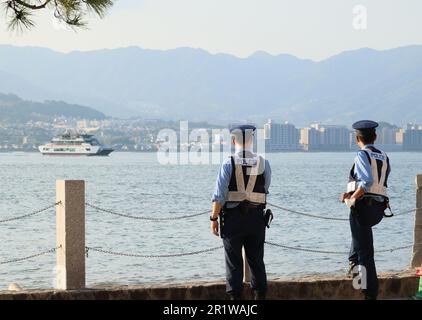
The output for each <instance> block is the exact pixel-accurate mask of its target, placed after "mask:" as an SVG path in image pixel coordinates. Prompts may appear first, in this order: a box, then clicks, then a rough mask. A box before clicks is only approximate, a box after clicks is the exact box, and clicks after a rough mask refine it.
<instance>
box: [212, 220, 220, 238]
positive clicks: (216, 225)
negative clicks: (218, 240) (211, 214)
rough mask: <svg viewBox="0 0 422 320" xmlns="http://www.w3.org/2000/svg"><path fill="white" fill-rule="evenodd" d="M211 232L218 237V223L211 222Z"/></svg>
mask: <svg viewBox="0 0 422 320" xmlns="http://www.w3.org/2000/svg"><path fill="white" fill-rule="evenodd" d="M211 232H212V234H214V235H215V236H217V237H218V236H219V235H220V234H219V233H218V221H211Z"/></svg>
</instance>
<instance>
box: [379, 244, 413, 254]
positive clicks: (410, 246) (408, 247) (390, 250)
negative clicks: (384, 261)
mask: <svg viewBox="0 0 422 320" xmlns="http://www.w3.org/2000/svg"><path fill="white" fill-rule="evenodd" d="M412 247H413V244H409V245H407V246H403V247H395V248H391V249H385V250H376V252H394V251H397V250H404V249H410V248H412Z"/></svg>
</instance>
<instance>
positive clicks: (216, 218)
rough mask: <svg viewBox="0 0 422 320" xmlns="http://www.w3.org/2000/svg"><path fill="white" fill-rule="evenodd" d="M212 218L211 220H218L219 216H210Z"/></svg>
mask: <svg viewBox="0 0 422 320" xmlns="http://www.w3.org/2000/svg"><path fill="white" fill-rule="evenodd" d="M210 220H211V221H217V220H218V217H215V218H213V217H212V216H210Z"/></svg>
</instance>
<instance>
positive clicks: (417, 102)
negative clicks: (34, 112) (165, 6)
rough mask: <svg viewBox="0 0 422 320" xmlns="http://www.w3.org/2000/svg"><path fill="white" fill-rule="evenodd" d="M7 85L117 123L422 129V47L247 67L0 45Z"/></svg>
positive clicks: (259, 60)
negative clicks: (358, 124) (412, 124)
mask: <svg viewBox="0 0 422 320" xmlns="http://www.w3.org/2000/svg"><path fill="white" fill-rule="evenodd" d="M2 72H3V73H6V74H7V75H8V76H7V75H6V76H4V75H3V77H2V76H1V74H2ZM4 77H6V79H7V77H9V78H10V79H11V80H10V81H6V83H7V86H8V87H7V90H8V92H11V93H15V92H17V93H19V95H20V96H22V97H23V98H29V99H40V95H41V96H43V99H54V100H65V101H68V102H72V103H78V104H83V105H89V106H92V107H94V108H96V109H98V110H100V111H102V112H105V113H106V114H109V115H113V116H120V117H127V116H135V115H139V116H145V117H148V118H150V117H153V118H163V119H169V120H176V119H188V120H196V121H201V120H208V121H213V122H215V121H226V122H233V121H235V120H237V119H252V120H255V119H261V120H263V119H266V118H267V117H273V118H275V120H279V121H280V120H289V121H291V122H293V123H295V124H297V125H303V124H307V123H309V122H310V121H321V122H324V123H344V124H350V123H352V122H353V121H355V120H358V119H360V118H362V117H364V118H372V119H375V120H379V121H386V122H390V123H396V124H402V123H405V122H407V121H419V122H420V121H422V46H408V47H401V48H396V49H391V50H385V51H377V50H372V49H359V50H355V51H349V52H343V53H341V54H339V55H336V56H334V57H331V58H329V59H326V60H324V61H321V62H315V61H311V60H302V59H298V58H296V57H294V56H291V55H277V56H273V55H269V54H267V53H265V52H257V53H256V54H254V55H251V56H250V57H248V58H244V59H241V58H237V57H234V56H231V55H227V54H216V55H212V54H210V53H208V52H206V51H204V50H200V49H191V48H179V49H174V50H168V51H160V50H145V49H141V48H137V47H130V48H122V49H114V50H97V51H90V52H72V53H68V54H63V53H57V52H54V51H51V50H48V49H42V48H32V47H13V46H5V45H0V85H1V81H3V83H4V80H1V79H2V78H3V79H4ZM0 91H3V90H1V87H0ZM3 92H4V91H3Z"/></svg>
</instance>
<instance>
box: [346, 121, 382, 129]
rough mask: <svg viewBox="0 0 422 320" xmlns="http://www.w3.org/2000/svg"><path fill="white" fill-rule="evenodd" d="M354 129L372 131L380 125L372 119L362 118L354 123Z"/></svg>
mask: <svg viewBox="0 0 422 320" xmlns="http://www.w3.org/2000/svg"><path fill="white" fill-rule="evenodd" d="M352 127H353V129H355V130H358V131H371V130H375V128H376V127H378V123H377V122H375V121H371V120H361V121H358V122H355V123H354V124H353V126H352Z"/></svg>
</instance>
